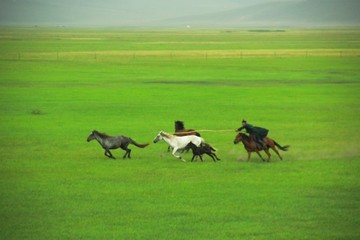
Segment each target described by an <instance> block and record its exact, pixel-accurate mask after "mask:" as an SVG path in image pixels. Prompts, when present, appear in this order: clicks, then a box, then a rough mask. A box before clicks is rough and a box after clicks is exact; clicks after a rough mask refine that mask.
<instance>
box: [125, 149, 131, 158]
mask: <svg viewBox="0 0 360 240" xmlns="http://www.w3.org/2000/svg"><path fill="white" fill-rule="evenodd" d="M124 150H125V154H124V156H123V159H125V158H126V157H128V158H131V157H130V153H131V149H129V148H126V149H124Z"/></svg>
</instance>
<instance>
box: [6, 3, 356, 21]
mask: <svg viewBox="0 0 360 240" xmlns="http://www.w3.org/2000/svg"><path fill="white" fill-rule="evenodd" d="M178 2H181V3H182V5H174V4H172V2H171V1H168V0H157V1H145V0H144V1H142V0H133V1H118V0H107V1H100V0H76V1H73V0H60V1H59V0H0V24H6V25H9V24H10V25H19V24H21V25H24V24H25V25H37V24H39V25H79V26H136V27H185V26H188V25H189V26H194V27H242V26H261V27H267V26H268V27H284V26H359V25H360V14H359V13H360V0H299V1H286V0H278V1H277V0H274V2H268V1H267V2H266V3H263V2H264V1H263V0H252V1H251V4H255V5H250V3H247V5H246V6H245V5H240V2H242V1H239V2H238V3H237V2H236V1H234V0H223V1H216V0H211V1H210V0H197V1H192V0H182V1H178ZM139 3H141V4H140V5H139ZM206 3H209V5H206ZM210 3H211V4H210ZM222 4H223V6H226V9H230V10H226V11H225V10H224V9H225V8H221V6H222ZM243 4H244V3H243ZM240 6H242V7H240ZM214 9H216V10H217V11H218V12H214V11H215V10H214ZM204 13H206V14H204ZM186 15H188V16H186ZM184 16H185V17H184Z"/></svg>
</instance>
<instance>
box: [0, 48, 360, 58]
mask: <svg viewBox="0 0 360 240" xmlns="http://www.w3.org/2000/svg"><path fill="white" fill-rule="evenodd" d="M260 57H262V58H290V57H360V49H350V50H349V49H334V50H328V49H325V50H322V49H313V50H309V49H306V50H302V49H300V50H292V49H290V50H286V49H285V50H207V51H205V50H184V51H180V50H179V51H176V50H173V51H170V50H163V51H157V50H154V51H151V50H146V51H141V50H139V51H81V52H59V51H54V52H9V53H2V54H1V55H0V60H20V61H21V60H50V61H51V60H56V61H72V60H80V61H91V60H93V61H98V60H99V61H101V60H104V61H107V60H112V59H113V60H116V59H117V60H136V59H146V58H151V59H155V60H156V59H167V60H176V59H200V60H201V59H203V60H209V59H226V58H228V59H243V58H260Z"/></svg>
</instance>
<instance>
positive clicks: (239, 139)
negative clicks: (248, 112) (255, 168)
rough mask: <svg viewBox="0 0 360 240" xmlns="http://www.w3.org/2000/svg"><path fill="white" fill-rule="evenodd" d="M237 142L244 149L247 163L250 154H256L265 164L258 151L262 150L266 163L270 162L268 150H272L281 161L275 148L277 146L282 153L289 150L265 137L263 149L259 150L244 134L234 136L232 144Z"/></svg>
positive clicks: (287, 147)
mask: <svg viewBox="0 0 360 240" xmlns="http://www.w3.org/2000/svg"><path fill="white" fill-rule="evenodd" d="M239 142H242V143H243V144H244V147H245V149H246V151H247V153H248V159H247V160H248V161H250V156H251V153H252V152H256V153H257V154H258V155H259V157H260V158H261V159H262V160H263V161H264V162H265V159H264V158H263V157H262V156H261V154H260V151H261V150H264V151H265V153H266V154H267V156H268V159H267V161H268V162H269V161H270V157H271V154H270V152H269V148H271V149H272V150H274V152H275V153H276V154H277V155H278V156H279V158H280V159H281V160H282V157H281V156H280V154H279V151H278V150H277V149H276V147H275V146H277V147H278V148H279V149H281V150H282V151H287V150H288V149H289V147H290V146H288V145H287V146H284V147H282V146H281V145H280V144H278V143H277V142H276V141H275V140H273V139H271V138H269V137H266V138H264V147H263V148H261V149H258V147H257V144H256V142H255V141H254V140H253V139H252V138H251V137H249V136H248V135H246V134H244V133H239V134H238V135H236V137H235V140H234V144H237V143H239Z"/></svg>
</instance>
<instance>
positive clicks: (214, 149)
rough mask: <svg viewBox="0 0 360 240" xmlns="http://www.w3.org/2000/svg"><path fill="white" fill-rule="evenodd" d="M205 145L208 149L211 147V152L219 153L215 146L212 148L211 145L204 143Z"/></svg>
mask: <svg viewBox="0 0 360 240" xmlns="http://www.w3.org/2000/svg"><path fill="white" fill-rule="evenodd" d="M203 144H204V145H206V146H207V147H209V149H210V150H211V151H214V152H216V151H217V149H216V148H214V147H213V146H211V145H210V144H209V143H206V142H203Z"/></svg>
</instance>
